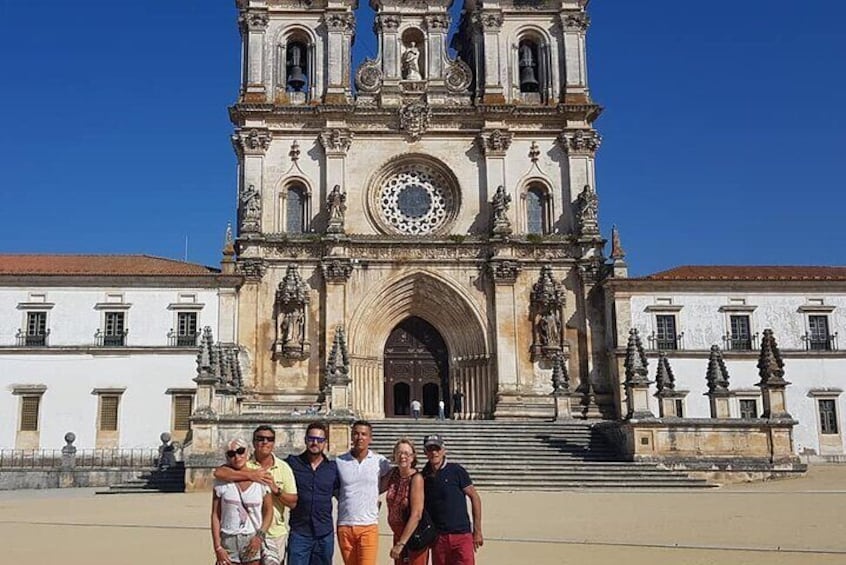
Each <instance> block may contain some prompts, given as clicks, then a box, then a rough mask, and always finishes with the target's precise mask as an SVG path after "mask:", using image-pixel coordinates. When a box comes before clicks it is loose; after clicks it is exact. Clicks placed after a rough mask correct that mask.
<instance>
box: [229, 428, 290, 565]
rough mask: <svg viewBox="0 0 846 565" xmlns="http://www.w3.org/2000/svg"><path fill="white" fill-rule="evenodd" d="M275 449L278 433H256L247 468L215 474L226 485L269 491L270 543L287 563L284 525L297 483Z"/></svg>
mask: <svg viewBox="0 0 846 565" xmlns="http://www.w3.org/2000/svg"><path fill="white" fill-rule="evenodd" d="M275 446H276V431H275V430H274V429H273V428H272V427H270V426H266V425H262V426H259V427H257V428H256V429H255V430H254V431H253V456H252V457H251V458H250V460H249V461H247V466H246V467H245V468H244V469H243V470H241V471H237V470H235V469H233V468H232V467H229V466H227V465H221V466H220V467H218V468H217V469H215V470H214V478H215V479H218V480H221V481H226V482H234V481H254V482H257V483H262V484H265V485H267V486H268V487H269V488H270V493H271V494H272V495H273V523H272V524H271V526H270V529H269V530H268V531H267V540H268V541H270V542H273V545H275V546H276V548H277V549H278V551H279V556H280V560H284V556H285V544H286V543H287V541H288V524H287V523H285V508H286V507H287V508H294V507H295V506H296V505H297V482H296V481H295V480H294V472H293V471H291V467H289V466H288V464H287V463H285V461H283V460H282V459H279V458H278V457H276V455H274V454H273V448H274V447H275Z"/></svg>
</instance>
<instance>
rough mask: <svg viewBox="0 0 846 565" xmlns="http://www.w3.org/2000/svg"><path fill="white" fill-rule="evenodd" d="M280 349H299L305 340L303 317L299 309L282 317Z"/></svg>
mask: <svg viewBox="0 0 846 565" xmlns="http://www.w3.org/2000/svg"><path fill="white" fill-rule="evenodd" d="M279 333H280V334H281V335H282V347H283V349H284V348H286V347H290V346H292V345H293V346H294V347H296V348H299V347H300V346H301V345H302V342H303V340H304V339H305V315H304V314H303V311H302V310H301V309H300V308H297V309H295V310H292V311H290V312H285V314H283V316H282V328H280V332H279Z"/></svg>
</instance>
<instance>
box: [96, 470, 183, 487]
mask: <svg viewBox="0 0 846 565" xmlns="http://www.w3.org/2000/svg"><path fill="white" fill-rule="evenodd" d="M153 492H185V466H184V465H183V464H182V463H178V464H177V465H176V466H174V467H169V468H167V469H158V468H155V467H152V468H150V469H147V470H146V471H143V472H142V473H140V474H139V475H138V476H137V477H136V478H134V479H130V480H128V481H126V482H123V483H118V484H116V485H111V486H109V488H107V489H105V490H98V491H97V494H147V493H153Z"/></svg>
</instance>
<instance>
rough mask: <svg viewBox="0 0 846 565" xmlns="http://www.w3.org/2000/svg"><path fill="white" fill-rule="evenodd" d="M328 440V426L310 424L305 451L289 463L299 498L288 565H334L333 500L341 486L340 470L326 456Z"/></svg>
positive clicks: (287, 460)
mask: <svg viewBox="0 0 846 565" xmlns="http://www.w3.org/2000/svg"><path fill="white" fill-rule="evenodd" d="M328 436H329V435H328V430H327V429H326V424H324V423H322V422H313V423H311V424H309V426H308V428H307V429H306V434H305V446H306V448H305V451H303V452H302V453H300V454H299V455H289V456H288V458H287V459H286V460H285V461H286V462H287V463H288V465H289V466H290V467H291V469H292V470H293V472H294V478H295V479H296V481H297V492H298V496H299V500H298V502H297V506H296V507H295V508H294V509H293V510H291V533H290V535H289V539H288V565H332V555H333V554H334V553H335V532H334V527H333V523H332V496H333V495H334V493H335V492H336V491H337V490H338V487H339V485H340V483H339V479H338V466H337V465H336V464H335V461H332V460H330V459H329V458H328V457H327V456H326V453H325V449H326V444H327V443H328Z"/></svg>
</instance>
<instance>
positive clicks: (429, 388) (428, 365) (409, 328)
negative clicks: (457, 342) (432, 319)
mask: <svg viewBox="0 0 846 565" xmlns="http://www.w3.org/2000/svg"><path fill="white" fill-rule="evenodd" d="M384 361H385V364H384V367H385V416H386V417H388V418H396V417H410V416H411V401H412V400H414V399H417V400H419V401H420V402H421V403H422V404H423V409H422V415H424V416H437V415H438V401H439V400H441V399H443V400H444V402H445V403H446V406H447V408H449V402H448V398H447V397H448V396H449V394H448V391H449V390H450V388H449V363H448V355H447V348H446V344H445V343H444V340H443V338H442V337H441V334H440V333H438V330H436V329H435V328H434V326H432V324H430V323H429V322H427V321H426V320H424V319H422V318H418V317H416V316H412V317H410V318H406V319H405V320H403V321H402V322H400V323H399V324H398V325H397V326H396V327H395V328H394V329H393V330H392V331H391V333H390V335H389V336H388V341H387V343H385V357H384Z"/></svg>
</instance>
